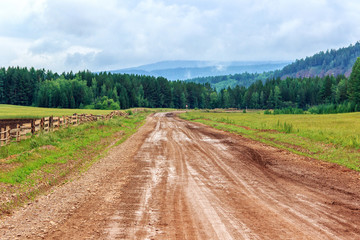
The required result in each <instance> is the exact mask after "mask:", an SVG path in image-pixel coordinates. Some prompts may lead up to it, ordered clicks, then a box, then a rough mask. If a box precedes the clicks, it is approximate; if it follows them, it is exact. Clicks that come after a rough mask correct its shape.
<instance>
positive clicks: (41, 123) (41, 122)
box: [40, 118, 45, 132]
mask: <svg viewBox="0 0 360 240" xmlns="http://www.w3.org/2000/svg"><path fill="white" fill-rule="evenodd" d="M44 121H45V119H44V118H41V120H40V131H41V132H43V131H44Z"/></svg>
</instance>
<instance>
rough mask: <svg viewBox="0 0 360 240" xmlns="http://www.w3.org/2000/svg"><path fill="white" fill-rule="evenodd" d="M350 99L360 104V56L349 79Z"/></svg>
mask: <svg viewBox="0 0 360 240" xmlns="http://www.w3.org/2000/svg"><path fill="white" fill-rule="evenodd" d="M348 91H349V99H350V101H351V102H353V103H355V104H360V57H359V58H358V59H357V60H356V62H355V64H354V66H353V68H352V72H351V75H350V79H349V85H348Z"/></svg>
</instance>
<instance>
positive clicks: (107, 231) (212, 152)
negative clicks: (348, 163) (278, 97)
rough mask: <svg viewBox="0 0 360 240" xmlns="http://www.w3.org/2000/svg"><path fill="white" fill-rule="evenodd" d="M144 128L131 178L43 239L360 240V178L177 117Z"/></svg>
mask: <svg viewBox="0 0 360 240" xmlns="http://www.w3.org/2000/svg"><path fill="white" fill-rule="evenodd" d="M147 125H148V127H149V126H150V125H151V129H152V130H151V131H150V130H149V131H148V133H147V135H146V136H144V137H143V140H142V142H141V143H138V144H139V148H138V150H137V151H136V152H135V153H134V155H131V158H129V167H128V168H127V169H126V172H125V171H124V172H121V171H114V172H109V174H108V177H107V178H106V179H107V180H106V184H103V185H101V186H102V187H101V191H100V190H99V192H98V193H95V194H94V196H92V197H90V198H88V199H87V200H86V202H84V203H82V206H83V207H80V208H79V209H78V210H77V211H75V212H74V213H72V214H69V215H68V216H67V218H66V219H65V220H64V221H62V222H61V223H60V224H59V225H57V226H56V227H54V228H53V229H52V230H51V231H49V232H48V233H47V234H46V235H45V236H44V238H45V239H62V238H73V239H85V238H86V239H88V238H97V239H226V240H228V239H360V190H359V183H360V181H359V174H358V173H356V172H353V171H350V170H345V169H344V168H342V167H339V166H337V165H334V164H328V163H322V162H319V161H316V160H313V159H308V158H305V157H300V156H297V155H295V154H292V153H289V152H286V151H284V150H279V149H276V148H273V147H269V146H267V145H264V144H261V143H258V142H255V141H252V140H248V139H245V138H242V137H240V136H236V135H233V134H229V133H225V132H221V131H218V130H214V129H212V128H210V127H206V126H203V125H200V124H195V123H189V122H186V121H183V120H180V119H178V118H177V117H176V116H175V115H174V114H172V113H157V114H155V115H154V116H152V117H150V118H149V120H148V123H147ZM124 154H126V153H124ZM119 164H121V162H119ZM130 166H131V168H130ZM99 181H100V180H99ZM81 223H84V224H81ZM73 226H77V228H73ZM71 229H72V230H71Z"/></svg>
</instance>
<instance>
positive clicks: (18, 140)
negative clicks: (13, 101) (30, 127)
mask: <svg viewBox="0 0 360 240" xmlns="http://www.w3.org/2000/svg"><path fill="white" fill-rule="evenodd" d="M20 131H21V128H20V125H19V124H16V141H17V142H20Z"/></svg>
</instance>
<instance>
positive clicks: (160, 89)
mask: <svg viewBox="0 0 360 240" xmlns="http://www.w3.org/2000/svg"><path fill="white" fill-rule="evenodd" d="M0 103H2V104H14V105H25V106H31V105H32V106H38V107H53V108H94V109H126V108H132V107H150V108H185V107H186V105H188V107H189V108H202V109H203V108H208V109H213V108H240V109H244V108H252V109H282V108H300V109H309V108H310V107H312V106H316V105H321V104H335V105H339V104H343V105H344V104H350V105H351V109H348V111H355V110H360V109H359V106H360V59H358V60H357V61H356V63H355V65H354V68H353V72H352V74H351V76H350V77H349V78H347V77H345V76H344V75H338V76H336V77H334V76H326V77H323V78H320V77H314V78H290V77H288V78H286V79H284V80H281V79H280V78H279V77H278V78H272V79H268V80H266V81H262V80H258V81H256V82H254V83H253V84H251V85H250V86H249V87H244V86H241V87H240V86H238V85H237V86H235V87H228V88H226V89H225V88H224V89H222V90H220V91H217V90H216V89H215V88H213V87H211V85H210V84H209V83H194V82H186V81H169V80H167V79H165V78H163V77H151V76H140V75H129V74H112V73H106V72H103V73H92V72H89V71H81V72H78V73H73V72H70V73H62V74H57V73H52V72H51V71H45V70H44V69H42V70H41V69H40V70H35V69H34V68H30V69H27V68H19V67H9V68H7V69H5V68H0ZM350 105H349V106H350Z"/></svg>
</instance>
